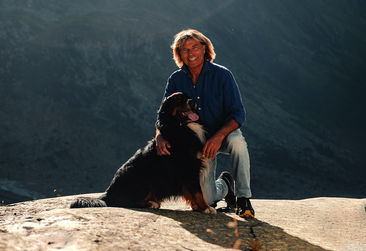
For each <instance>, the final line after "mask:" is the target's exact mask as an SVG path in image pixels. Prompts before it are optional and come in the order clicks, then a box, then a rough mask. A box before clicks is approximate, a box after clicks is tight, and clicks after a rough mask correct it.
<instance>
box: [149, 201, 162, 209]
mask: <svg viewBox="0 0 366 251" xmlns="http://www.w3.org/2000/svg"><path fill="white" fill-rule="evenodd" d="M148 203H149V204H150V207H149V208H153V209H158V208H160V204H159V203H157V202H155V201H151V200H149V202H148Z"/></svg>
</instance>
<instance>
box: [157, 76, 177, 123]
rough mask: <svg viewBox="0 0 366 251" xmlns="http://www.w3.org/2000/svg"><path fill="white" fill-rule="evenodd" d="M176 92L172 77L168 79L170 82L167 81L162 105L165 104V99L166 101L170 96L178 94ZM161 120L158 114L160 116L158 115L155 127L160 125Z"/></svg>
mask: <svg viewBox="0 0 366 251" xmlns="http://www.w3.org/2000/svg"><path fill="white" fill-rule="evenodd" d="M175 90H176V87H175V83H174V81H173V79H172V76H170V77H169V78H168V81H167V83H166V86H165V91H164V96H163V99H162V100H161V104H162V103H163V102H164V99H165V98H166V97H169V96H170V95H172V94H173V93H174V92H176V91H175ZM159 120H160V118H159V113H158V114H157V115H156V123H155V127H156V126H157V125H158V123H159Z"/></svg>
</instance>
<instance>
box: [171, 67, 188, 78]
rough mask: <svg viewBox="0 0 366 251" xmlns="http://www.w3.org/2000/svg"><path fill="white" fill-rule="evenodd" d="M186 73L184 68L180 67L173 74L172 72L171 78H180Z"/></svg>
mask: <svg viewBox="0 0 366 251" xmlns="http://www.w3.org/2000/svg"><path fill="white" fill-rule="evenodd" d="M185 74H186V73H185V72H184V70H183V69H182V68H179V69H177V70H175V71H174V72H173V73H172V74H170V77H169V78H171V79H174V78H179V77H182V76H183V75H185Z"/></svg>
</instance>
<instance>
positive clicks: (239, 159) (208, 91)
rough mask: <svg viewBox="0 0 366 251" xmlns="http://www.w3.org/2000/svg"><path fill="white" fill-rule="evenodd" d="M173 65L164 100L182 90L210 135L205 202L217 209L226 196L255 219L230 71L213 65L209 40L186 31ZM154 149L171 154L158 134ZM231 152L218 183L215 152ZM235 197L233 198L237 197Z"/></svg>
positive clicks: (176, 44) (237, 95) (180, 35)
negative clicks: (192, 100) (216, 206)
mask: <svg viewBox="0 0 366 251" xmlns="http://www.w3.org/2000/svg"><path fill="white" fill-rule="evenodd" d="M172 49H173V56H174V60H175V63H176V64H177V66H178V67H179V68H180V69H179V70H177V71H175V72H174V73H173V74H172V75H171V76H170V77H169V79H168V83H167V86H166V89H165V94H164V97H167V96H169V95H171V94H172V93H174V92H178V91H180V92H184V93H187V94H188V95H190V97H191V98H192V99H194V100H195V101H196V103H197V106H198V115H199V117H200V119H201V121H202V122H203V123H204V126H205V129H206V130H207V133H208V140H207V142H206V144H205V146H204V148H203V151H202V152H203V156H204V157H206V158H208V159H212V165H213V168H211V171H210V173H209V174H208V177H206V179H205V182H204V186H205V189H206V191H207V189H208V191H210V193H209V194H210V196H209V197H210V198H208V201H207V203H208V204H209V205H215V204H216V202H217V201H220V200H221V199H223V198H225V201H226V202H227V204H228V207H230V208H235V207H236V208H237V211H236V212H237V214H238V215H240V216H241V217H243V218H254V214H255V213H254V210H253V208H252V206H251V203H250V200H249V198H251V196H252V194H251V190H250V164H249V154H248V149H247V145H246V141H245V139H244V137H243V136H242V133H241V131H240V129H239V127H240V126H241V125H242V124H243V123H244V121H245V110H244V107H243V104H242V100H241V96H240V93H239V90H238V86H237V84H236V82H235V79H234V77H233V76H232V74H231V72H230V71H229V70H228V69H226V68H225V67H223V66H220V65H218V64H214V63H212V62H213V60H214V59H215V56H216V54H215V52H214V48H213V46H212V43H211V41H210V40H209V39H208V38H207V37H205V36H204V35H203V34H202V33H200V32H198V31H196V30H192V29H188V30H183V31H181V32H180V33H178V34H177V35H176V36H175V39H174V42H173V44H172ZM155 138H156V142H157V143H156V145H157V152H158V154H159V155H169V154H170V152H169V147H170V145H169V142H167V141H166V140H165V139H164V138H163V137H162V136H161V134H160V132H159V130H157V131H156V137H155ZM218 152H220V153H226V154H230V160H231V165H232V173H233V176H234V180H235V183H236V186H235V191H234V188H233V186H234V184H233V183H234V182H233V178H232V177H231V175H230V173H229V172H223V173H221V175H220V176H219V178H218V179H217V180H215V174H216V154H217V153H218ZM235 195H236V197H237V198H236V197H235Z"/></svg>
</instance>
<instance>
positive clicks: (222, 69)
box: [209, 62, 232, 76]
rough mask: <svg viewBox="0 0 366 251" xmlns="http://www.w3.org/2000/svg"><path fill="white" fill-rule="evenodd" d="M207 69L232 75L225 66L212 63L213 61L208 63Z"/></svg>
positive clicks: (224, 74)
mask: <svg viewBox="0 0 366 251" xmlns="http://www.w3.org/2000/svg"><path fill="white" fill-rule="evenodd" d="M209 69H210V70H211V71H213V72H215V73H218V74H220V75H222V76H230V75H232V73H231V71H230V70H229V69H228V68H226V67H225V66H223V65H220V64H216V63H213V62H210V63H209Z"/></svg>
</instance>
